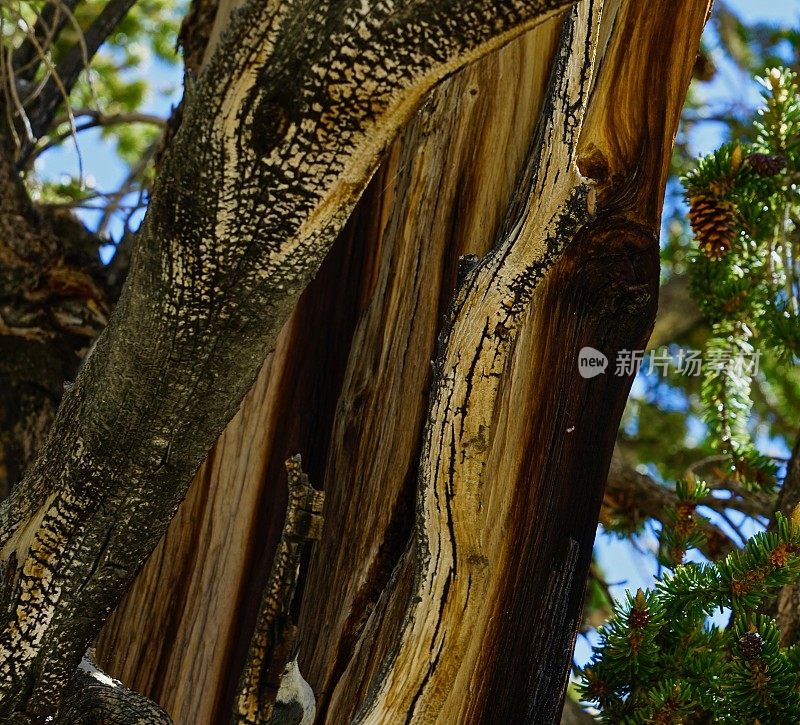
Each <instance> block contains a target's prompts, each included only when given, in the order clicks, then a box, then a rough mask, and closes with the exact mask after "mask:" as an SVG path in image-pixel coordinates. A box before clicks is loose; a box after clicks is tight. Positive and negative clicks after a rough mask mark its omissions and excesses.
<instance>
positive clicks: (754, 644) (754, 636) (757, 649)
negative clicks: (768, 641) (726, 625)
mask: <svg viewBox="0 0 800 725" xmlns="http://www.w3.org/2000/svg"><path fill="white" fill-rule="evenodd" d="M739 649H740V650H741V651H742V657H744V658H745V659H746V660H754V659H756V658H758V657H760V656H761V652H762V651H763V650H764V640H763V639H762V638H761V635H760V634H759V633H758V632H745V633H744V634H743V635H742V636H741V637H739Z"/></svg>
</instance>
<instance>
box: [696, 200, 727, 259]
mask: <svg viewBox="0 0 800 725" xmlns="http://www.w3.org/2000/svg"><path fill="white" fill-rule="evenodd" d="M689 204H690V208H689V221H690V222H691V225H692V230H693V231H694V234H695V237H696V239H697V243H698V244H699V245H700V249H702V250H703V252H704V253H705V255H706V256H707V257H708V258H709V259H721V258H722V257H723V256H724V255H725V253H726V252H727V251H728V250H729V249H730V248H731V245H732V244H733V242H734V239H735V237H736V206H735V205H734V204H733V203H732V202H730V201H725V200H722V199H717V198H716V197H714V196H711V195H709V194H703V193H699V194H695V195H693V196H691V197H690V198H689Z"/></svg>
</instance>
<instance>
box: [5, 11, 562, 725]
mask: <svg viewBox="0 0 800 725" xmlns="http://www.w3.org/2000/svg"><path fill="white" fill-rule="evenodd" d="M567 4H568V3H567V2H562V1H560V0H547V1H545V0H541V1H540V2H533V3H528V2H522V1H521V0H520V1H516V0H515V1H512V2H509V3H503V4H502V5H495V4H494V3H490V2H488V1H487V0H483V1H480V0H472V1H470V2H461V3H453V2H446V1H444V0H443V1H442V2H438V3H434V2H429V3H424V4H408V5H406V4H400V5H398V6H396V7H395V6H394V4H389V3H386V4H384V3H376V4H374V5H370V4H365V3H344V2H336V3H330V4H328V3H324V4H320V3H314V4H310V3H305V2H297V3H287V4H284V5H279V4H277V3H271V2H269V3H261V2H251V3H248V4H247V5H246V6H245V7H244V8H243V9H242V10H241V11H240V12H238V13H235V14H234V15H233V16H232V19H231V24H230V27H229V29H228V31H227V33H226V35H225V37H224V38H223V40H222V42H221V45H220V46H219V48H218V50H217V52H216V53H215V54H214V56H213V58H212V59H211V61H210V62H209V64H208V66H207V67H206V69H205V71H204V72H203V73H202V74H201V76H200V77H199V78H198V81H197V83H196V86H195V87H194V88H193V89H192V90H191V94H190V96H191V97H190V99H189V100H188V102H187V104H186V108H185V111H184V117H183V121H182V124H181V128H180V130H179V131H178V133H177V135H176V137H175V140H174V141H173V143H172V144H171V146H170V148H169V150H168V151H167V152H166V154H165V157H164V158H163V159H162V162H161V166H160V173H159V177H158V179H157V181H156V184H155V188H154V192H153V196H152V200H151V203H150V208H149V211H148V215H147V218H146V220H145V223H144V227H143V230H142V232H141V234H140V238H139V240H138V244H137V247H136V250H135V252H134V255H133V259H132V262H131V270H130V273H129V275H128V278H127V280H126V284H125V288H124V290H123V293H122V297H121V300H120V303H119V305H118V307H117V309H116V310H115V313H114V315H113V317H112V320H111V322H110V324H109V326H108V327H107V328H106V330H105V332H104V333H103V335H102V336H101V337H100V338H99V339H98V342H97V344H96V347H95V348H94V350H93V352H92V354H91V355H90V356H89V357H88V358H87V360H86V363H85V364H84V366H83V368H82V370H81V373H80V375H79V376H78V378H77V380H76V382H75V385H74V387H73V388H72V389H71V390H69V391H68V393H67V394H66V395H65V397H64V399H63V401H62V404H61V406H60V408H59V412H58V414H57V416H56V419H55V422H54V424H53V427H52V430H51V433H50V436H49V438H48V440H47V442H46V444H45V445H44V446H43V448H42V450H41V452H40V454H39V456H38V458H37V459H36V461H35V463H34V464H33V466H32V467H31V469H30V470H29V472H28V474H27V475H26V477H25V480H24V481H23V483H22V484H21V486H20V487H18V488H17V489H16V491H15V492H14V493H13V494H12V496H11V498H9V499H8V500H7V501H6V502H5V503H4V505H3V507H2V509H0V543H2V547H3V548H2V550H1V551H0V556H2V558H3V559H4V560H7V561H11V560H12V558H13V557H16V558H17V560H18V561H19V562H20V565H19V567H18V569H17V575H16V577H14V582H13V585H12V587H11V590H10V591H7V592H5V594H6V600H7V601H9V602H10V607H9V609H8V610H7V612H5V613H4V616H5V624H4V625H3V627H2V633H1V634H0V645H1V646H0V695H1V696H2V704H0V714H2V715H3V716H10V715H11V714H12V713H18V712H26V713H29V714H31V715H36V716H43V715H47V714H49V713H52V712H54V711H55V710H56V708H57V707H58V703H59V698H60V693H61V691H62V689H63V687H64V684H65V683H66V682H67V681H68V680H69V678H70V676H71V675H72V673H73V672H74V670H75V668H76V667H77V665H78V663H79V661H80V657H81V655H82V653H83V651H84V649H85V647H86V646H87V645H88V644H89V642H90V641H91V639H92V638H93V637H94V635H95V634H96V632H97V630H98V629H99V627H100V626H101V624H102V622H103V621H104V620H105V618H106V617H107V616H108V614H109V612H110V610H111V609H112V608H113V606H114V605H115V604H116V602H117V601H118V599H119V597H120V596H121V595H122V593H123V592H124V590H125V589H126V588H127V586H128V585H129V584H130V582H131V580H132V578H133V576H134V575H135V573H136V572H137V571H138V569H139V567H140V566H141V564H142V562H143V561H144V559H145V558H146V556H147V555H148V554H149V553H150V552H151V551H152V549H153V547H154V546H155V545H156V543H157V541H158V539H159V538H160V536H161V534H162V533H163V531H164V529H165V528H166V525H167V523H168V522H169V520H170V518H171V517H172V515H173V514H174V512H175V510H176V508H177V506H178V504H179V503H180V501H181V499H182V498H183V495H184V493H185V491H186V487H187V485H188V483H189V480H190V479H191V475H192V474H193V472H194V471H195V470H196V468H197V466H198V465H199V463H200V462H201V461H202V458H203V457H204V456H205V455H206V454H207V452H208V450H209V448H210V447H211V445H212V444H213V442H214V440H215V439H216V437H217V436H218V434H219V432H220V431H221V429H222V428H223V427H224V425H225V424H226V423H227V422H228V421H229V420H230V419H231V417H232V416H233V414H234V413H235V411H236V409H237V407H238V405H239V403H240V401H241V399H242V397H243V396H244V394H245V393H246V391H247V389H248V388H249V387H250V386H251V385H252V383H253V381H254V379H255V376H256V374H257V372H258V369H259V367H260V365H261V363H262V362H263V359H264V357H265V355H266V354H267V352H269V350H270V349H271V348H272V347H273V345H274V343H275V339H276V336H277V334H278V332H279V330H280V328H281V326H282V324H283V322H284V321H285V319H286V318H287V317H288V315H289V313H290V311H291V308H292V306H293V305H294V303H295V302H296V300H297V297H298V296H299V294H300V292H301V291H302V289H303V287H304V286H305V285H306V283H307V282H308V280H309V279H310V278H311V277H312V276H313V274H314V272H315V271H316V269H317V267H318V265H319V262H320V260H321V259H322V257H323V256H324V254H325V253H326V252H327V250H328V248H329V246H330V244H331V243H332V241H333V239H334V238H335V236H336V234H337V233H338V231H339V230H340V229H341V227H342V225H343V224H344V221H345V220H346V218H347V217H348V216H349V214H350V212H351V211H352V208H353V205H354V204H355V202H356V201H357V199H358V197H359V196H360V194H361V192H362V191H363V188H364V186H365V184H366V183H367V181H368V180H369V178H370V176H371V175H372V174H373V172H374V170H375V168H376V165H377V162H378V160H379V159H380V157H381V155H382V153H383V151H384V150H385V149H386V147H387V146H388V144H389V142H390V141H391V139H392V137H393V136H394V135H395V133H396V132H397V130H398V128H399V127H400V126H401V125H402V124H403V123H405V121H407V120H408V118H409V117H410V115H411V114H412V112H413V111H414V110H415V108H416V107H417V106H418V105H419V103H420V100H421V98H422V96H423V95H424V93H425V92H427V91H428V90H429V89H430V88H431V87H432V86H433V85H434V84H435V83H436V82H438V81H440V80H441V79H442V78H443V77H445V76H446V75H448V74H450V73H452V72H454V71H455V70H457V69H458V68H459V67H460V66H462V65H464V64H466V63H467V62H470V61H472V60H475V59H476V58H477V57H479V56H481V55H483V54H485V53H487V52H489V51H490V50H493V49H495V48H497V47H499V46H501V45H503V44H504V43H507V42H508V41H509V40H511V39H512V38H513V37H515V36H516V35H518V34H520V33H521V32H523V31H524V30H526V29H528V28H530V27H532V26H533V25H535V24H536V23H538V22H540V21H541V19H543V18H544V17H547V16H548V15H551V14H552V13H553V12H554V11H556V10H558V9H560V8H561V7H563V6H565V5H567ZM300 38H302V43H301V42H298V40H299V39H300Z"/></svg>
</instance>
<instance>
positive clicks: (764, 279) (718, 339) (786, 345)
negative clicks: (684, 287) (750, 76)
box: [684, 68, 800, 489]
mask: <svg viewBox="0 0 800 725" xmlns="http://www.w3.org/2000/svg"><path fill="white" fill-rule="evenodd" d="M759 80H760V81H761V83H762V85H763V86H764V103H763V106H762V107H761V108H760V109H759V111H758V115H757V118H756V120H755V122H754V126H755V141H754V143H752V144H747V145H743V144H741V143H739V142H734V143H730V144H726V145H725V146H723V147H722V148H720V149H719V150H717V151H716V152H714V153H712V154H710V155H708V156H706V157H704V158H702V159H700V161H699V163H698V165H697V168H695V169H694V170H693V171H691V172H690V173H689V174H687V175H686V177H685V178H684V185H685V187H686V194H687V198H688V201H689V206H690V208H689V220H690V222H691V225H692V230H693V232H694V235H695V239H696V242H697V246H698V247H699V250H700V251H699V252H698V253H696V254H695V255H694V256H693V257H692V260H691V261H692V265H691V271H692V287H693V293H694V297H695V299H696V301H697V302H698V304H699V305H700V307H701V309H702V310H703V312H704V314H705V316H706V317H707V319H708V320H709V321H710V323H711V324H712V336H711V339H710V340H709V342H708V343H707V346H706V350H705V356H704V357H705V360H706V365H705V366H704V378H703V385H702V391H701V392H702V398H703V402H704V404H705V409H706V415H705V417H706V422H707V423H708V425H709V427H710V429H711V431H712V433H713V438H714V439H715V440H716V442H717V445H718V447H719V448H720V450H721V451H722V452H723V453H726V454H728V455H730V457H731V475H732V477H733V478H734V479H736V480H739V481H741V482H742V483H744V484H746V485H748V486H750V487H753V488H761V489H763V488H770V487H771V486H772V485H773V483H774V474H775V470H774V467H773V466H772V464H771V463H770V461H769V460H767V459H765V458H763V457H761V456H759V455H758V454H757V452H756V450H755V447H754V446H753V444H752V441H751V440H750V435H749V432H748V428H747V419H748V417H749V414H750V411H751V409H752V406H753V403H752V399H751V395H750V387H751V378H752V375H753V374H754V371H755V368H756V367H757V365H756V361H757V359H758V354H759V353H760V352H770V353H775V354H777V355H779V356H783V357H787V356H797V355H800V264H799V262H800V234H799V233H798V224H799V223H800V199H799V197H798V193H797V183H798V181H799V180H800V179H799V178H798V172H800V98H799V97H798V87H797V79H796V77H795V75H794V73H792V72H791V71H789V70H784V69H779V68H774V69H772V70H770V71H769V72H768V73H767V75H766V77H764V78H762V79H759Z"/></svg>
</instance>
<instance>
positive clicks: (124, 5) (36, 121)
mask: <svg viewBox="0 0 800 725" xmlns="http://www.w3.org/2000/svg"><path fill="white" fill-rule="evenodd" d="M135 4H136V0H109V2H108V4H107V5H106V6H105V7H104V8H103V9H102V10H101V11H100V14H99V15H98V16H97V17H96V18H95V19H94V21H93V22H92V24H91V25H90V26H89V27H88V28H87V29H86V30H85V31H84V34H83V39H82V40H81V41H79V42H77V43H75V45H73V46H72V48H70V49H69V50H68V51H67V53H66V54H65V55H64V57H63V58H62V59H61V61H60V62H59V63H58V65H57V66H56V68H55V71H54V72H53V73H52V74H51V75H50V78H49V79H48V80H47V82H46V83H45V85H44V87H43V88H42V92H41V93H40V94H39V96H38V98H37V102H36V106H35V107H34V108H33V109H31V110H30V112H29V114H28V118H29V120H30V125H31V130H32V132H33V136H34V139H38V138H41V136H43V135H44V134H45V133H46V132H47V129H49V128H50V125H51V124H52V122H53V118H54V116H55V114H56V111H57V110H58V107H59V106H60V105H61V102H62V101H64V102H67V99H66V98H65V95H66V96H68V95H69V93H70V91H71V90H72V88H73V87H74V86H75V83H76V82H77V80H78V78H79V77H80V74H81V73H82V72H83V70H84V69H85V68H86V67H87V66H88V64H89V63H90V62H91V60H92V58H94V56H95V54H96V53H97V51H98V50H99V49H100V46H101V45H102V44H103V43H104V42H105V40H106V38H108V36H109V35H111V33H112V32H114V29H115V28H116V27H117V26H118V25H119V24H120V22H121V21H122V19H123V18H124V17H125V15H126V14H127V12H128V10H130V9H131V8H132V7H133V6H134V5H135ZM32 151H33V146H32V144H30V143H28V144H25V145H23V147H22V149H21V151H20V162H19V163H20V165H21V166H25V165H26V163H27V159H28V156H29V155H30V154H31V153H32Z"/></svg>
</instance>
